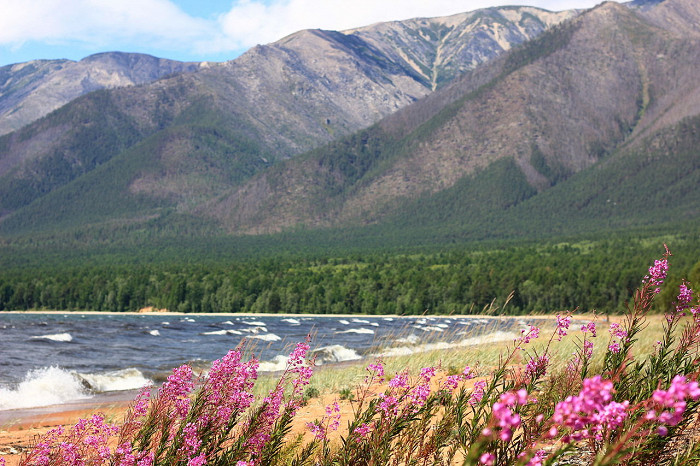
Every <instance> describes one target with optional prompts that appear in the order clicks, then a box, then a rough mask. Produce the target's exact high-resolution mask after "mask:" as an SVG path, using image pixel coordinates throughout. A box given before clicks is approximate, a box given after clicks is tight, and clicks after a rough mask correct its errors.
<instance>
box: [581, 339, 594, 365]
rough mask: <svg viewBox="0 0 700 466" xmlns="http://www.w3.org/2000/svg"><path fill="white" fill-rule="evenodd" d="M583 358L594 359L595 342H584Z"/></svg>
mask: <svg viewBox="0 0 700 466" xmlns="http://www.w3.org/2000/svg"><path fill="white" fill-rule="evenodd" d="M583 357H584V358H586V359H587V360H588V359H591V358H592V357H593V342H592V341H589V340H584V342H583Z"/></svg>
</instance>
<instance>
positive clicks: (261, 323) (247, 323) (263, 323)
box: [241, 320, 265, 327]
mask: <svg viewBox="0 0 700 466" xmlns="http://www.w3.org/2000/svg"><path fill="white" fill-rule="evenodd" d="M241 323H242V324H246V325H257V326H258V327H264V326H265V322H258V321H253V322H246V321H245V320H244V321H243V322H241Z"/></svg>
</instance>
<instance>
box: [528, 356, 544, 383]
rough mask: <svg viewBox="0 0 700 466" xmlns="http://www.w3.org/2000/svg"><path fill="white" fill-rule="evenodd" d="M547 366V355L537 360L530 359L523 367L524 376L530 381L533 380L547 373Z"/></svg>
mask: <svg viewBox="0 0 700 466" xmlns="http://www.w3.org/2000/svg"><path fill="white" fill-rule="evenodd" d="M547 366H549V356H548V355H547V353H545V354H543V355H542V356H540V357H538V358H530V360H529V361H528V362H527V365H526V366H525V374H526V375H527V376H528V377H530V380H534V379H536V378H539V377H542V376H544V375H545V374H546V373H547Z"/></svg>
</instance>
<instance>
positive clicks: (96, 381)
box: [78, 368, 153, 392]
mask: <svg viewBox="0 0 700 466" xmlns="http://www.w3.org/2000/svg"><path fill="white" fill-rule="evenodd" d="M78 377H80V379H81V380H82V381H84V383H85V384H87V385H88V386H89V387H90V388H91V389H92V390H94V391H96V392H112V391H121V390H136V389H139V388H142V387H145V386H146V385H152V384H153V381H151V380H149V379H147V378H146V377H144V376H143V374H142V373H141V371H139V370H138V369H135V368H128V369H122V370H118V371H111V372H105V373H102V374H81V373H78Z"/></svg>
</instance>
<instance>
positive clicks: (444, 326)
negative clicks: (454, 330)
mask: <svg viewBox="0 0 700 466" xmlns="http://www.w3.org/2000/svg"><path fill="white" fill-rule="evenodd" d="M435 326H436V327H440V328H450V326H449V325H447V324H435Z"/></svg>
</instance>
